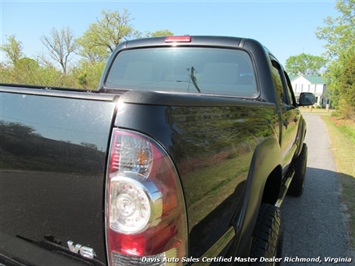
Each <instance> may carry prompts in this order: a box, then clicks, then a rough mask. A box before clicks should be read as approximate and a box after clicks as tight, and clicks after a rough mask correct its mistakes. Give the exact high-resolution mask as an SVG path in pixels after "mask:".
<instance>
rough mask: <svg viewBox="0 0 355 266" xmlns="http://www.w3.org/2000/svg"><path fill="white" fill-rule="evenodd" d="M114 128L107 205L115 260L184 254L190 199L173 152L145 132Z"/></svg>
mask: <svg viewBox="0 0 355 266" xmlns="http://www.w3.org/2000/svg"><path fill="white" fill-rule="evenodd" d="M112 134H113V135H112V143H111V150H110V156H109V162H108V169H109V173H108V177H107V208H106V212H107V213H106V217H107V222H106V227H107V232H106V233H107V244H108V256H109V258H108V259H109V261H110V263H111V265H127V263H130V265H135V263H138V264H137V265H140V264H139V263H141V262H142V260H141V261H139V258H141V257H147V256H156V257H157V258H161V257H164V258H168V257H174V258H176V257H183V256H185V255H186V248H187V223H186V211H185V203H184V199H183V196H182V190H181V184H180V181H179V178H178V175H177V172H176V169H175V167H174V165H173V163H172V161H171V159H170V157H169V156H168V154H167V153H166V152H165V150H164V149H163V148H162V147H161V146H160V145H159V144H158V143H156V142H155V141H154V140H152V139H150V138H148V137H147V136H144V135H142V134H139V133H136V132H131V131H127V130H120V129H114V131H113V133H112ZM135 261H137V262H135ZM162 265H164V264H162Z"/></svg>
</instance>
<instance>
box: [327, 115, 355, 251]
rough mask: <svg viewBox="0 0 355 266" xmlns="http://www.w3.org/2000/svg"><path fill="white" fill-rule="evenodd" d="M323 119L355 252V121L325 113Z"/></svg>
mask: <svg viewBox="0 0 355 266" xmlns="http://www.w3.org/2000/svg"><path fill="white" fill-rule="evenodd" d="M321 117H322V118H323V120H324V121H325V123H326V124H327V127H328V131H329V135H330V140H331V147H332V152H333V154H334V157H335V160H336V166H337V172H338V176H339V182H340V184H341V187H342V201H343V203H344V205H345V208H346V215H347V222H348V225H349V231H350V234H351V247H352V249H353V251H355V215H354V214H355V196H354V195H355V160H354V158H355V121H354V120H337V119H335V118H334V117H332V116H330V115H326V114H324V113H323V114H322V115H321Z"/></svg>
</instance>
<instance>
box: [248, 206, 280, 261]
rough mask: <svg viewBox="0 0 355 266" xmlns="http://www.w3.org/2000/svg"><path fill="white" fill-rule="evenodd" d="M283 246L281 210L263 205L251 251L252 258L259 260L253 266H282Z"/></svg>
mask: <svg viewBox="0 0 355 266" xmlns="http://www.w3.org/2000/svg"><path fill="white" fill-rule="evenodd" d="M282 244H283V231H282V229H281V214H280V209H279V208H277V207H275V206H274V205H269V204H264V203H263V204H262V205H261V207H260V212H259V216H258V220H257V222H256V225H255V229H254V233H253V240H252V246H251V251H250V257H251V258H258V261H257V262H256V263H253V265H280V262H281V258H282Z"/></svg>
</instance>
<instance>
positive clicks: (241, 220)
mask: <svg viewBox="0 0 355 266" xmlns="http://www.w3.org/2000/svg"><path fill="white" fill-rule="evenodd" d="M281 165H282V158H281V150H280V145H279V143H278V141H277V140H276V139H275V138H273V137H269V138H266V139H264V140H263V141H262V142H261V143H260V144H258V146H257V147H256V149H255V151H254V154H253V157H252V160H251V164H250V168H249V173H248V180H247V185H246V191H245V197H244V200H243V204H242V208H241V210H240V212H238V213H236V216H235V217H234V220H233V221H234V226H235V230H236V239H235V242H234V243H233V246H232V250H231V251H232V252H233V253H237V254H235V255H238V256H239V255H248V253H247V254H241V252H242V253H243V251H245V252H248V250H244V248H248V247H247V245H246V243H248V242H249V240H250V237H251V235H252V233H253V230H254V227H255V224H256V220H257V216H258V212H259V208H260V204H261V201H262V198H263V192H264V188H265V184H266V182H267V179H268V177H269V175H270V174H271V173H272V172H273V171H274V170H275V169H278V168H279V169H280V174H279V179H280V180H279V183H280V184H281V175H282V173H281V172H282V171H281ZM279 188H280V186H279V187H278V188H277V192H278V191H279ZM275 198H277V195H276V196H275Z"/></svg>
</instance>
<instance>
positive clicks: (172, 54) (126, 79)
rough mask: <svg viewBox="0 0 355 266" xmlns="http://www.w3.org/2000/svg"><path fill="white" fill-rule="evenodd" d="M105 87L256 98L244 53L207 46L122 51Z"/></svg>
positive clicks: (252, 72)
mask: <svg viewBox="0 0 355 266" xmlns="http://www.w3.org/2000/svg"><path fill="white" fill-rule="evenodd" d="M105 87H106V88H107V89H120V90H154V91H171V92H191V93H203V94H217V95H228V96H240V97H256V95H257V86H256V81H255V75H254V69H253V66H252V62H251V60H250V57H249V55H248V54H247V53H246V52H245V51H242V50H237V49H221V48H207V47H199V48H198V47H163V48H162V47H158V48H143V49H142V48H141V49H132V50H123V51H121V52H120V53H119V54H118V55H117V56H116V58H115V60H114V61H113V64H112V65H111V68H110V70H109V74H108V76H107V78H106V81H105Z"/></svg>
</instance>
